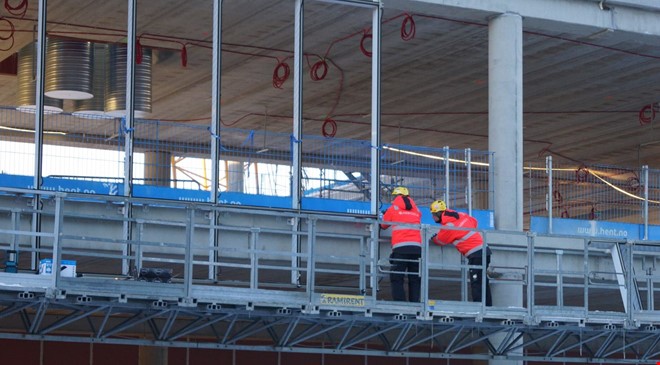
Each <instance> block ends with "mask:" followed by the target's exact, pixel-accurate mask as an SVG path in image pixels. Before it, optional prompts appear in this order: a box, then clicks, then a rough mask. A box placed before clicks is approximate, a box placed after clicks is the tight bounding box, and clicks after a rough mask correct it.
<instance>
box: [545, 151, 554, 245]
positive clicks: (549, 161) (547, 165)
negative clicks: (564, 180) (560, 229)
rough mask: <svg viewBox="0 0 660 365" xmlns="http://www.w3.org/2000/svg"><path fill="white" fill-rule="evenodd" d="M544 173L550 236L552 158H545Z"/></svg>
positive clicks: (550, 232) (549, 232)
mask: <svg viewBox="0 0 660 365" xmlns="http://www.w3.org/2000/svg"><path fill="white" fill-rule="evenodd" d="M545 169H546V170H545V171H546V174H547V175H548V196H547V198H546V203H547V205H548V234H552V209H553V207H552V199H553V196H554V195H553V194H554V191H553V190H552V156H548V157H546V158H545Z"/></svg>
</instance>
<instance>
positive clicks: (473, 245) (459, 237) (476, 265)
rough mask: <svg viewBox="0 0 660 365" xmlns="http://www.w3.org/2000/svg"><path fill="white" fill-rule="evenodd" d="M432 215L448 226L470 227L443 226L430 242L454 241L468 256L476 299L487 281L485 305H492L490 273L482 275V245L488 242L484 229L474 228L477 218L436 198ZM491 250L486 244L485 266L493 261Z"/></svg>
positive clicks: (446, 243)
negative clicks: (451, 207)
mask: <svg viewBox="0 0 660 365" xmlns="http://www.w3.org/2000/svg"><path fill="white" fill-rule="evenodd" d="M430 209H431V215H432V216H433V220H434V221H435V222H436V223H440V224H441V225H442V226H445V227H455V228H468V229H470V230H459V229H442V228H440V230H439V231H438V233H436V234H434V235H433V237H431V239H430V240H429V243H434V244H436V245H441V246H443V245H448V244H452V245H453V246H454V247H456V249H457V250H458V251H459V252H460V253H461V254H462V255H463V256H465V257H466V258H467V259H468V265H469V266H470V269H469V271H470V292H471V294H472V301H473V302H481V297H482V295H481V291H482V285H486V305H487V306H490V305H492V298H491V294H490V285H489V283H488V276H484V275H483V259H484V257H483V256H484V253H483V248H484V246H485V243H484V239H483V237H482V236H481V233H479V232H477V231H475V230H474V229H476V228H477V224H478V223H477V220H476V219H475V218H474V217H472V216H470V215H468V214H466V213H463V212H457V211H454V210H451V209H447V203H445V202H444V200H436V201H434V202H433V203H431V207H430ZM490 255H491V251H490V249H489V248H488V247H486V255H485V259H486V268H488V265H490Z"/></svg>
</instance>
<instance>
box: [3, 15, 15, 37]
mask: <svg viewBox="0 0 660 365" xmlns="http://www.w3.org/2000/svg"><path fill="white" fill-rule="evenodd" d="M0 21H4V22H7V24H8V25H9V35H8V36H2V35H0V40H3V41H6V40H8V39H11V38H13V37H14V32H15V31H16V28H14V23H12V22H11V20H9V19H6V18H4V17H0Z"/></svg>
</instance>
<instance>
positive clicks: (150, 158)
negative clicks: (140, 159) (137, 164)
mask: <svg viewBox="0 0 660 365" xmlns="http://www.w3.org/2000/svg"><path fill="white" fill-rule="evenodd" d="M171 161H172V154H171V153H170V152H168V151H147V152H145V153H144V179H145V184H147V185H158V186H170V182H171V177H170V176H171V171H170V170H171V169H172V162H171Z"/></svg>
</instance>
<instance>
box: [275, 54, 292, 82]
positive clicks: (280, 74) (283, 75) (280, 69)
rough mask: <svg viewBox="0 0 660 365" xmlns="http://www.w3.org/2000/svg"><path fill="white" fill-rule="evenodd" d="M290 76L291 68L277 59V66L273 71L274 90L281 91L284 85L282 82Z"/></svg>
mask: <svg viewBox="0 0 660 365" xmlns="http://www.w3.org/2000/svg"><path fill="white" fill-rule="evenodd" d="M290 74H291V68H290V67H289V65H288V64H287V63H286V62H284V60H282V61H280V60H279V58H278V59H277V66H275V69H274V70H273V87H274V88H276V89H281V88H282V85H284V82H285V81H286V80H287V79H288V78H289V75H290Z"/></svg>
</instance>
